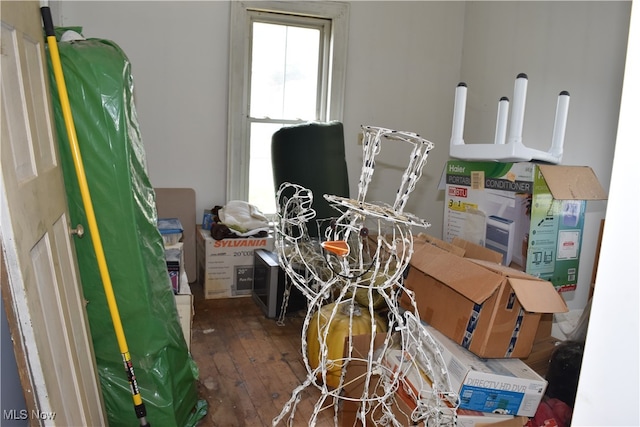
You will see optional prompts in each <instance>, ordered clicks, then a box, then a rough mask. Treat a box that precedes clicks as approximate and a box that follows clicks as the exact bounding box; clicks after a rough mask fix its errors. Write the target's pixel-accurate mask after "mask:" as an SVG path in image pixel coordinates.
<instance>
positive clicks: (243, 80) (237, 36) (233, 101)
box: [227, 1, 349, 200]
mask: <svg viewBox="0 0 640 427" xmlns="http://www.w3.org/2000/svg"><path fill="white" fill-rule="evenodd" d="M253 12H271V13H278V14H282V15H300V16H303V17H304V16H309V17H316V18H323V19H330V20H331V23H332V24H331V35H330V40H329V52H328V55H329V57H328V64H329V68H330V70H328V71H329V72H328V73H324V74H325V78H327V79H328V81H327V82H326V84H327V85H328V91H327V94H326V97H323V98H324V101H323V104H324V105H323V107H324V109H325V114H324V117H325V120H327V121H331V120H338V121H342V115H343V105H344V89H345V76H346V63H347V34H348V21H349V5H348V4H347V3H339V2H289V1H233V2H231V20H230V25H231V27H230V43H229V99H228V129H227V131H228V133H227V200H247V199H248V195H249V156H250V141H249V134H248V132H249V126H250V120H249V85H250V80H251V76H250V73H251V69H250V63H251V59H250V55H251V38H250V37H251V22H252V18H251V14H252V13H253ZM284 18H285V19H287V20H291V17H289V18H286V16H285V17H284ZM323 98H321V99H323ZM320 116H321V117H322V116H323V115H322V114H321V115H320Z"/></svg>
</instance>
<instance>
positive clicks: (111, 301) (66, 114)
mask: <svg viewBox="0 0 640 427" xmlns="http://www.w3.org/2000/svg"><path fill="white" fill-rule="evenodd" d="M41 12H42V19H43V22H44V27H45V33H46V35H47V44H48V46H49V54H50V56H51V64H52V66H53V75H54V77H55V80H56V85H57V87H58V94H59V97H60V105H61V107H62V116H63V118H64V124H65V127H66V129H67V134H68V137H69V145H70V148H71V155H72V157H73V164H74V166H75V169H76V175H77V178H78V184H79V186H80V195H81V196H82V203H83V205H84V210H85V214H86V215H87V223H88V226H89V232H90V235H91V241H92V243H93V249H94V251H95V254H96V260H97V262H98V269H99V270H100V277H101V278H102V285H103V287H104V293H105V296H106V298H107V305H108V306H109V313H110V314H111V320H112V322H113V327H114V329H115V333H116V339H117V341H118V346H119V347H120V353H121V354H122V361H123V363H124V366H125V370H126V372H127V376H128V380H129V384H130V385H131V393H132V397H133V404H134V407H135V410H136V415H137V417H138V418H139V419H140V425H141V426H149V424H148V423H147V421H146V409H145V407H144V403H143V401H142V396H141V395H140V389H139V388H138V383H137V380H136V377H135V374H134V372H133V364H132V363H131V355H130V354H129V348H128V346H127V339H126V337H125V334H124V329H123V328H122V320H121V319H120V312H119V311H118V304H117V302H116V297H115V294H114V292H113V285H112V283H111V276H110V275H109V269H108V267H107V260H106V257H105V255H104V249H103V247H102V240H101V239H100V232H99V230H98V223H97V221H96V215H95V211H94V210H93V202H92V200H91V193H90V192H89V186H88V184H87V177H86V174H85V170H84V163H83V162H82V156H81V154H80V146H79V144H78V136H77V134H76V128H75V124H74V122H73V115H72V114H71V106H70V104H69V94H68V93H67V86H66V83H65V80H64V74H63V72H62V64H61V62H60V52H59V51H58V41H57V40H56V36H55V31H54V27H53V21H52V19H51V11H50V9H49V8H48V7H42V8H41Z"/></svg>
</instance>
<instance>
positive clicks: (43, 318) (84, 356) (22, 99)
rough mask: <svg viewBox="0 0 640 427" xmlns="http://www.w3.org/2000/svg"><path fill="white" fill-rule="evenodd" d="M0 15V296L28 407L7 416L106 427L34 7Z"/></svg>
mask: <svg viewBox="0 0 640 427" xmlns="http://www.w3.org/2000/svg"><path fill="white" fill-rule="evenodd" d="M0 7H1V10H0V17H1V20H2V36H1V37H0V39H1V41H2V51H1V60H0V63H1V67H2V74H1V75H2V79H1V81H2V86H1V90H0V95H1V96H0V98H1V104H0V109H1V110H2V111H1V116H2V124H1V127H2V134H1V148H0V150H1V151H0V153H1V157H2V173H1V174H0V175H1V176H0V178H1V181H0V197H1V199H0V208H1V210H0V219H1V235H2V248H3V251H4V255H5V259H4V261H5V263H6V267H7V273H8V274H7V280H6V281H5V282H6V283H3V284H2V296H3V299H4V302H5V307H7V317H8V318H9V320H10V322H11V329H12V335H13V339H14V342H15V344H14V347H15V348H16V349H17V351H16V358H17V359H18V365H19V366H20V371H21V372H20V377H21V380H22V386H23V390H24V391H25V395H26V396H25V397H26V400H27V402H28V403H27V407H28V414H26V415H25V414H23V413H18V414H14V415H15V416H16V417H20V418H21V419H24V418H29V419H31V421H32V422H33V423H34V424H38V423H39V424H43V425H61V426H99V425H104V424H105V423H106V422H105V416H104V410H103V404H102V397H101V393H100V388H99V383H98V379H97V374H96V366H95V359H94V354H93V348H92V345H91V339H90V335H89V326H88V321H87V316H86V310H85V301H84V298H83V294H82V288H81V286H80V283H79V273H78V268H77V264H76V258H75V248H74V245H73V242H72V240H71V239H72V237H71V234H70V230H71V224H69V214H68V210H67V200H66V195H65V190H64V183H63V176H62V170H61V167H60V163H59V157H58V152H57V145H56V142H55V139H54V132H55V131H54V128H53V124H52V121H51V120H52V110H51V105H50V97H49V89H48V87H49V85H48V77H47V74H46V59H45V56H44V55H45V50H44V39H43V30H42V21H41V17H40V9H39V3H38V2H31V1H29V2H24V1H1V2H0ZM114 351H118V349H114ZM123 369H124V368H123ZM123 375H124V374H123ZM3 415H4V416H5V417H6V416H13V415H11V413H7V414H3Z"/></svg>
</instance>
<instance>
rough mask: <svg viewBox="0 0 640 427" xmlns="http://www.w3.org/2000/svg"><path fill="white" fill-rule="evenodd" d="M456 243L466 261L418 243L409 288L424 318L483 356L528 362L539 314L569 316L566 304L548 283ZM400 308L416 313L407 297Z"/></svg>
mask: <svg viewBox="0 0 640 427" xmlns="http://www.w3.org/2000/svg"><path fill="white" fill-rule="evenodd" d="M453 244H454V245H457V246H459V247H464V248H465V252H464V254H463V255H462V256H460V255H459V253H458V254H454V253H452V252H449V251H447V250H443V249H441V248H440V247H438V246H436V245H434V244H432V243H429V242H427V241H425V240H424V239H416V241H415V242H414V254H413V257H412V258H411V264H410V268H409V274H408V277H407V279H406V281H405V287H406V288H407V289H408V290H410V291H412V292H413V293H414V297H415V303H416V306H417V309H418V311H419V314H420V317H421V319H422V320H424V321H425V322H426V323H428V324H429V325H431V326H433V327H435V328H436V329H438V330H439V331H440V332H442V333H443V334H444V335H446V336H447V337H449V338H451V339H452V340H453V341H455V342H456V343H458V344H459V345H461V346H462V347H464V348H466V349H468V350H470V351H471V352H473V353H475V354H476V355H478V356H480V357H485V358H509V357H517V358H525V357H527V356H528V355H529V353H530V352H531V349H532V346H533V342H534V339H535V337H536V333H537V330H538V324H539V321H540V317H541V314H542V313H560V312H566V311H568V308H567V305H566V304H565V302H564V299H563V298H562V296H561V295H560V294H559V293H558V292H557V291H556V289H555V288H554V287H553V285H552V284H551V283H550V282H548V281H545V280H541V279H538V278H536V277H533V276H531V275H529V274H527V273H524V272H522V271H519V270H516V269H513V268H509V267H505V266H502V265H500V264H498V263H497V262H496V258H495V256H485V255H486V254H484V255H483V251H487V249H486V248H482V247H479V246H478V245H474V244H472V243H469V242H464V241H461V240H459V239H456V240H455V241H454V242H453ZM467 254H472V255H473V256H476V257H484V258H485V259H473V258H468V257H467ZM487 259H488V260H487ZM400 305H401V306H402V307H403V308H405V309H408V310H413V307H412V304H411V300H410V298H409V296H408V295H407V294H406V293H404V294H403V295H402V297H401V300H400Z"/></svg>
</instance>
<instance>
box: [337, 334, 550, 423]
mask: <svg viewBox="0 0 640 427" xmlns="http://www.w3.org/2000/svg"><path fill="white" fill-rule="evenodd" d="M423 326H424V327H425V328H428V327H427V325H424V324H423ZM383 338H384V335H382V334H378V335H376V337H375V345H376V346H377V348H379V347H380V346H381V345H382V343H383V341H384V340H383ZM434 338H436V339H437V337H436V336H434ZM440 338H441V339H443V338H444V339H446V340H448V339H447V338H446V337H443V336H440ZM370 339H371V337H370V336H369V335H358V336H355V337H353V346H354V354H355V355H356V356H358V357H366V355H367V352H368V348H369V342H370ZM448 342H449V343H451V344H453V347H454V348H456V347H458V348H459V346H457V345H455V343H453V342H452V341H451V340H448ZM439 348H440V351H441V352H443V356H445V357H444V360H445V363H446V364H447V368H449V370H451V369H455V370H456V371H458V372H457V373H458V374H459V375H462V376H465V375H466V373H467V372H468V370H469V369H471V368H470V367H468V366H464V365H461V366H456V363H457V362H462V363H464V362H465V361H466V360H465V359H464V358H451V357H447V355H449V353H448V352H447V351H446V347H445V346H442V345H439ZM460 350H463V351H464V352H465V353H466V354H467V355H468V357H469V358H470V359H471V360H472V361H474V363H476V362H475V360H476V359H477V360H480V359H478V358H477V357H476V356H474V355H473V354H471V353H469V352H468V351H466V350H464V349H461V348H460ZM398 352H399V350H390V352H389V354H388V356H387V357H385V361H384V363H385V364H386V366H387V367H388V368H389V369H391V370H392V371H393V370H394V367H393V364H394V360H396V361H398V357H399V356H398V354H399V353H398ZM463 354H464V353H463ZM400 357H401V356H400ZM408 357H411V356H410V355H409V356H408ZM513 364H516V365H518V367H519V368H523V369H525V370H526V369H527V368H526V366H523V365H522V362H520V361H519V360H517V359H506V365H513ZM476 365H478V367H479V368H480V369H483V370H490V369H489V368H484V367H483V366H482V365H481V362H477V363H476ZM476 365H472V366H473V367H474V368H475V367H476ZM396 371H397V367H396ZM364 372H365V365H364V363H361V364H360V365H358V364H354V365H353V366H351V365H350V366H349V369H348V370H347V373H346V377H345V384H348V387H345V390H344V396H345V397H346V398H347V399H345V400H344V402H343V407H342V412H341V414H340V421H341V425H342V426H344V427H352V426H354V425H357V426H361V425H362V423H361V422H359V421H358V422H357V423H356V414H357V411H358V408H359V402H357V401H354V400H351V399H357V398H358V397H360V396H361V395H362V390H363V387H364V375H363V374H364ZM403 372H404V373H405V374H406V377H405V379H406V380H407V381H405V383H404V385H403V384H401V385H400V386H399V388H398V390H397V391H396V394H395V405H394V406H393V408H392V409H393V412H394V415H395V417H396V420H397V421H398V422H399V423H400V425H407V426H408V425H416V424H413V423H412V422H411V420H410V419H409V416H410V414H411V413H412V411H413V410H414V409H415V408H416V404H415V402H413V403H412V402H411V399H408V398H407V396H408V393H406V392H403V390H402V388H403V387H404V386H407V385H408V384H410V385H409V387H412V389H413V393H414V395H416V394H417V392H416V391H417V390H419V389H421V388H424V387H428V381H427V382H423V379H424V378H425V376H424V374H423V373H418V372H416V370H415V369H409V368H408V366H406V365H405V368H404V371H403ZM507 372H508V371H503V372H501V374H502V375H506V373H507ZM527 374H528V372H527ZM449 375H450V377H451V380H452V386H453V387H454V388H462V387H463V383H464V379H462V380H460V379H459V377H458V376H456V375H454V374H453V373H450V374H449ZM532 375H533V376H535V373H533V374H532ZM378 378H379V377H378V376H374V377H373V378H372V381H371V383H370V384H371V385H370V393H373V391H375V390H376V386H377V380H378ZM473 378H474V377H473V376H472V375H470V380H473ZM500 379H502V378H500ZM536 380H541V379H540V378H538V377H536ZM507 381H508V382H509V383H512V382H516V383H518V384H520V383H528V382H529V381H530V380H528V379H522V378H520V379H518V378H515V379H513V378H509V379H507ZM542 382H543V384H544V386H545V387H544V388H546V382H544V380H542ZM503 383H504V384H506V383H505V382H503ZM534 387H535V386H534ZM544 388H543V389H542V392H544ZM464 390H465V391H467V389H466V388H465V389H464ZM479 393H480V392H477V393H476V394H479ZM493 393H494V394H498V395H500V394H502V393H506V392H500V391H498V392H493ZM383 394H384V390H383V389H382V388H379V389H378V395H383ZM511 394H512V395H515V394H516V393H515V392H513V393H511ZM476 397H477V396H476ZM541 397H542V396H541V395H540V397H538V398H536V399H534V400H535V401H537V402H538V403H539V401H540V399H541ZM477 400H479V398H477ZM512 400H513V401H514V402H515V401H520V402H522V401H524V400H525V398H524V397H520V398H518V397H513V398H512ZM527 400H528V399H527ZM474 402H476V400H474ZM535 405H536V408H537V404H535ZM503 406H504V405H503ZM511 406H512V407H513V406H515V403H512V404H511ZM534 411H535V410H534ZM369 415H370V416H371V417H372V418H373V419H376V418H379V416H380V414H377V413H376V412H374V413H372V414H369ZM526 421H527V418H526V416H519V415H510V414H494V413H491V412H482V411H477V410H471V409H464V408H458V410H457V425H458V426H464V427H480V426H481V425H495V426H496V427H498V426H502V427H521V426H523V425H524V424H525V423H526ZM418 425H420V426H423V425H424V424H418Z"/></svg>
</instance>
